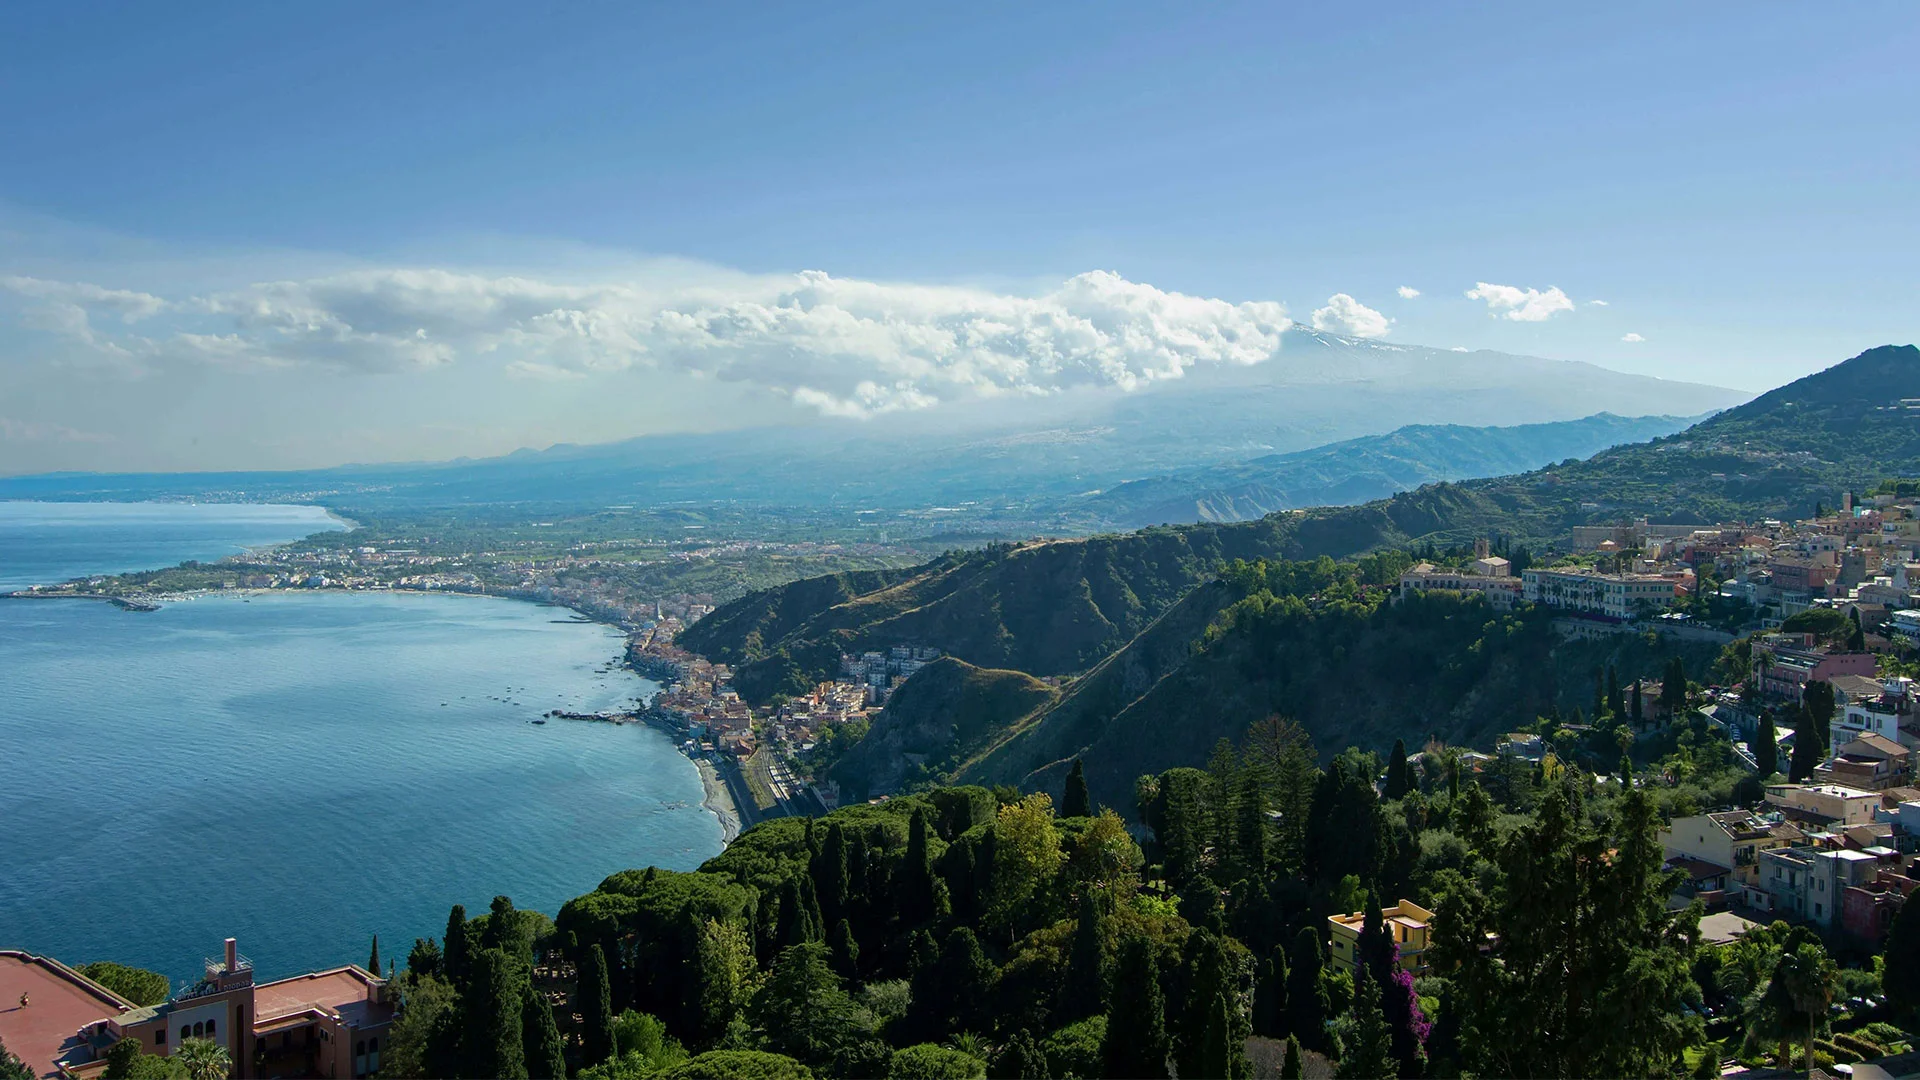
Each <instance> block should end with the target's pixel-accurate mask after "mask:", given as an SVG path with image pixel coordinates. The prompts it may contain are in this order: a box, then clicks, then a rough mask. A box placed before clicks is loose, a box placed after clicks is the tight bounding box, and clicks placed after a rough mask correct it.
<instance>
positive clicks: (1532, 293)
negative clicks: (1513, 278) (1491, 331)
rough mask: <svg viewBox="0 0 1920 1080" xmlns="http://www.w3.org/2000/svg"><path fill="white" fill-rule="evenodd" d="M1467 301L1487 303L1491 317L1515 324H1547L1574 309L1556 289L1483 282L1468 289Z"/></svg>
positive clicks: (1571, 302)
mask: <svg viewBox="0 0 1920 1080" xmlns="http://www.w3.org/2000/svg"><path fill="white" fill-rule="evenodd" d="M1467 299H1469V300H1485V301H1486V302H1487V311H1488V312H1489V313H1490V314H1493V315H1495V316H1497V317H1499V318H1503V319H1507V320H1510V321H1512V322H1545V321H1547V320H1548V319H1549V318H1551V317H1553V316H1554V315H1555V314H1557V313H1559V312H1562V311H1572V310H1573V301H1572V300H1570V299H1568V297H1567V294H1566V293H1563V292H1561V291H1560V290H1559V289H1558V288H1556V287H1549V288H1548V289H1547V291H1546V292H1541V291H1540V290H1538V289H1522V288H1519V287H1517V286H1513V285H1489V284H1488V283H1486V282H1484V281H1482V282H1479V283H1477V284H1476V285H1474V287H1473V288H1471V289H1468V290H1467Z"/></svg>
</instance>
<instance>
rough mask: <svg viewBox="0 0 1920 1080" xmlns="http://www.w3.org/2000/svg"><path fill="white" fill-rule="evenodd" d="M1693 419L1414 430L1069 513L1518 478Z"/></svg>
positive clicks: (1333, 496)
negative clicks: (1546, 466)
mask: <svg viewBox="0 0 1920 1080" xmlns="http://www.w3.org/2000/svg"><path fill="white" fill-rule="evenodd" d="M1700 419H1701V417H1674V416H1642V417H1633V418H1628V417H1621V416H1615V415H1613V414H1612V413H1597V414H1595V415H1593V416H1589V417H1585V418H1584V419H1580V420H1562V421H1554V422H1550V423H1542V424H1520V425H1515V426H1513V427H1468V426H1465V425H1461V424H1413V425H1408V426H1406V427H1403V428H1398V429H1396V430H1394V431H1391V432H1389V433H1387V434H1385V435H1367V436H1362V437H1360V438H1357V439H1349V440H1346V441H1344V442H1337V443H1331V444H1329V445H1326V446H1320V447H1315V448H1313V449H1311V450H1300V451H1295V452H1293V453H1290V454H1272V455H1268V456H1265V457H1259V458H1254V459H1253V460H1251V461H1246V462H1240V463H1237V464H1230V465H1209V466H1199V467H1195V468H1190V469H1182V470H1180V471H1178V472H1173V473H1169V474H1167V475H1165V476H1158V477H1153V478H1150V479H1146V480H1135V481H1129V482H1127V483H1124V484H1121V485H1119V486H1117V487H1115V488H1112V489H1111V490H1108V491H1105V492H1102V493H1100V494H1099V495H1095V496H1091V497H1088V498H1085V499H1082V500H1079V501H1078V502H1077V503H1075V504H1072V506H1073V509H1075V510H1079V511H1082V512H1085V513H1087V514H1090V515H1092V516H1093V517H1095V518H1096V519H1098V520H1100V521H1103V522H1108V523H1111V524H1114V525H1118V526H1121V527H1128V528H1137V527H1139V526H1143V525H1151V524H1161V523H1185V522H1190V521H1249V520H1252V519H1253V518H1257V517H1264V516H1266V515H1267V514H1271V513H1274V512H1275V511H1279V510H1297V509H1300V508H1302V507H1308V506H1342V505H1351V504H1353V503H1362V502H1368V501H1370V500H1373V499H1381V498H1386V497H1388V496H1390V495H1392V494H1394V493H1395V492H1398V491H1410V490H1412V489H1414V488H1417V487H1419V486H1421V485H1422V484H1430V483H1433V482H1435V481H1440V480H1459V479H1465V478H1469V477H1480V476H1501V475H1506V474H1510V473H1517V472H1523V471H1525V470H1527V469H1534V468H1538V467H1540V466H1542V465H1546V464H1549V463H1552V462H1557V461H1562V460H1565V459H1567V458H1584V457H1588V456H1590V455H1592V454H1595V453H1597V452H1599V451H1601V450H1604V449H1606V448H1608V447H1611V446H1617V445H1619V444H1621V443H1632V442H1640V441H1643V440H1646V439H1651V438H1656V437H1658V436H1661V435H1670V434H1672V433H1674V432H1676V431H1680V430H1683V429H1685V428H1687V427H1689V426H1690V425H1692V424H1693V423H1695V422H1696V421H1698V420H1700Z"/></svg>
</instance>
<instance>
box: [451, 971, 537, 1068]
mask: <svg viewBox="0 0 1920 1080" xmlns="http://www.w3.org/2000/svg"><path fill="white" fill-rule="evenodd" d="M469 967H470V970H469V971H468V978H467V989H466V991H465V992H464V993H462V994H461V995H460V1006H461V1011H462V1013H463V1016H462V1018H461V1019H462V1023H461V1032H460V1049H461V1057H462V1058H463V1059H464V1060H465V1062H466V1067H465V1068H464V1069H463V1070H462V1071H463V1072H464V1073H465V1075H467V1076H493V1077H500V1078H501V1080H525V1078H526V1075H527V1062H526V1057H525V1056H524V1051H523V1042H522V1035H521V1027H522V1021H521V1016H522V1001H523V998H524V996H525V991H524V990H523V989H522V987H521V986H520V985H518V984H517V981H516V980H515V978H514V975H515V967H514V964H513V962H512V961H511V960H509V959H508V958H507V954H506V953H504V952H502V951H500V950H499V949H480V950H478V951H477V952H475V953H474V954H473V956H472V957H471V958H470V959H469Z"/></svg>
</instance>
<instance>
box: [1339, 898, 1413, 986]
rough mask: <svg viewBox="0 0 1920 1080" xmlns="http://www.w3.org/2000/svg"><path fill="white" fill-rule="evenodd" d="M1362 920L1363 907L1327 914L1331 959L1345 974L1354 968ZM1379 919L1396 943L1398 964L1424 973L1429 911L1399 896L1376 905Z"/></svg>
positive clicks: (1364, 918) (1354, 969)
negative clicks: (1389, 903)
mask: <svg viewBox="0 0 1920 1080" xmlns="http://www.w3.org/2000/svg"><path fill="white" fill-rule="evenodd" d="M1366 921H1367V914H1366V912H1364V911H1356V912H1354V913H1353V914H1351V915H1329V916H1327V929H1328V932H1329V934H1330V936H1331V938H1332V941H1331V949H1330V952H1331V953H1332V956H1333V962H1334V963H1335V964H1336V965H1338V966H1339V968H1340V969H1341V970H1343V971H1346V972H1347V973H1348V974H1352V973H1354V972H1355V971H1356V970H1357V969H1358V966H1359V964H1358V961H1357V960H1356V959H1355V957H1356V955H1357V951H1358V949H1359V947H1360V931H1361V929H1362V928H1363V927H1364V926H1365V925H1366ZM1380 923H1381V925H1382V926H1383V927H1384V928H1385V929H1386V931H1387V936H1388V937H1391V938H1392V939H1393V943H1394V944H1395V945H1398V946H1400V966H1401V967H1402V968H1404V969H1406V970H1407V971H1410V972H1412V973H1414V974H1415V975H1424V974H1426V971H1427V945H1428V943H1429V941H1430V940H1431V938H1432V936H1433V912H1431V911H1428V910H1427V909H1426V908H1423V907H1421V906H1420V905H1419V904H1416V903H1414V902H1413V901H1411V900H1402V901H1400V902H1399V903H1398V904H1395V905H1394V906H1392V907H1389V908H1381V909H1380Z"/></svg>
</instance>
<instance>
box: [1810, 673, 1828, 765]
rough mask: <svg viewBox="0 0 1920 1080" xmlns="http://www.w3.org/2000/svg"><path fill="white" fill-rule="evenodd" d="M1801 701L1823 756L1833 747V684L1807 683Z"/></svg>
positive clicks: (1818, 681)
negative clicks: (1817, 738) (1818, 740)
mask: <svg viewBox="0 0 1920 1080" xmlns="http://www.w3.org/2000/svg"><path fill="white" fill-rule="evenodd" d="M1803 700H1804V703H1805V705H1806V708H1807V718H1808V722H1809V723H1810V724H1811V725H1812V727H1813V732H1814V734H1815V735H1817V736H1818V737H1819V739H1820V750H1821V753H1822V754H1823V755H1824V754H1825V753H1826V751H1828V750H1830V749H1832V746H1833V713H1834V707H1835V702H1834V696H1833V684H1832V683H1830V682H1827V681H1826V680H1824V679H1814V680H1813V681H1811V682H1809V683H1807V688H1806V692H1805V694H1804V695H1803Z"/></svg>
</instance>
